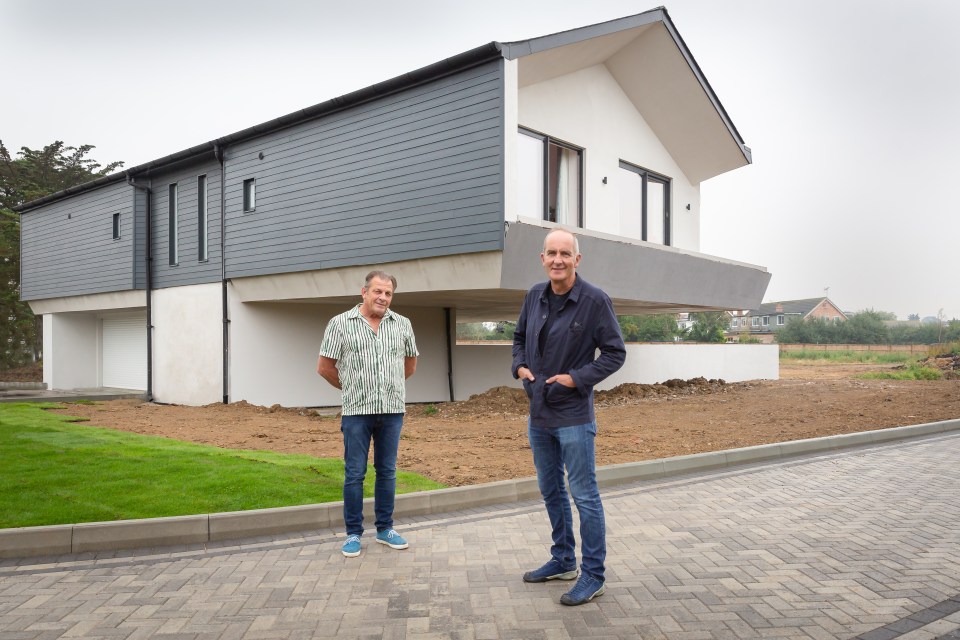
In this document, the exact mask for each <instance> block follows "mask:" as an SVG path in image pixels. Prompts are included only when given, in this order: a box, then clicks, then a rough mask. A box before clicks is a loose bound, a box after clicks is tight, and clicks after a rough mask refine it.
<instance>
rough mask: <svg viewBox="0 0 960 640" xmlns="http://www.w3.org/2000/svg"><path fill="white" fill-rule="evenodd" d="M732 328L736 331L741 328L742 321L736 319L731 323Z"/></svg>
mask: <svg viewBox="0 0 960 640" xmlns="http://www.w3.org/2000/svg"><path fill="white" fill-rule="evenodd" d="M730 326H731V327H733V328H734V329H736V328H737V327H739V326H740V319H739V318H734V319H733V320H732V321H731V322H730Z"/></svg>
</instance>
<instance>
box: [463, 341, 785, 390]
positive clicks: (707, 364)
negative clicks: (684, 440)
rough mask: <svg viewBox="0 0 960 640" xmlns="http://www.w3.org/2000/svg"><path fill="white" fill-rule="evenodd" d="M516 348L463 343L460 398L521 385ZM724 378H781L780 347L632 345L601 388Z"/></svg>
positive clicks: (682, 344)
mask: <svg viewBox="0 0 960 640" xmlns="http://www.w3.org/2000/svg"><path fill="white" fill-rule="evenodd" d="M512 361H513V356H512V348H511V346H510V345H506V344H492V345H472V344H471V345H457V346H456V347H455V349H454V364H455V369H454V370H455V371H456V372H457V373H456V375H455V376H454V385H455V392H456V397H457V400H466V399H467V398H469V397H470V396H471V395H473V394H476V393H482V392H484V391H486V390H487V389H490V388H492V387H497V386H510V387H520V384H519V383H518V382H517V381H516V380H514V379H513V376H512V375H511V374H510V365H511V363H512ZM697 377H704V378H708V379H711V378H721V379H723V380H725V381H727V382H743V381H745V380H776V379H778V378H779V377H780V364H779V347H778V346H777V345H765V344H687V343H664V344H628V345H627V360H626V362H625V363H624V365H623V368H621V369H620V371H618V372H617V373H615V374H614V375H612V376H610V377H609V378H607V379H606V380H604V381H603V382H602V383H601V384H600V385H598V386H597V388H598V389H612V388H614V387H616V386H618V385H621V384H623V383H625V382H633V383H637V384H655V383H658V382H664V381H666V380H670V379H672V378H679V379H681V380H689V379H691V378H697Z"/></svg>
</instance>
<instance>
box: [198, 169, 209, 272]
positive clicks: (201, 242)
mask: <svg viewBox="0 0 960 640" xmlns="http://www.w3.org/2000/svg"><path fill="white" fill-rule="evenodd" d="M207 222H208V221H207V176H198V177H197V260H199V261H200V262H205V261H206V260H207Z"/></svg>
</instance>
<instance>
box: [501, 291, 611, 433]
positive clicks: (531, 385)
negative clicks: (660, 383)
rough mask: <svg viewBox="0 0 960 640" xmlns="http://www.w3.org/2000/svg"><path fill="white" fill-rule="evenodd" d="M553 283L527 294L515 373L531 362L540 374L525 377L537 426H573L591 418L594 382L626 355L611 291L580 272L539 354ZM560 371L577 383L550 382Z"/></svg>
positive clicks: (516, 337) (517, 339)
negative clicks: (548, 381)
mask: <svg viewBox="0 0 960 640" xmlns="http://www.w3.org/2000/svg"><path fill="white" fill-rule="evenodd" d="M549 286H550V283H549V282H542V283H540V284H536V285H534V286H533V287H531V289H530V291H528V292H527V297H526V298H524V300H523V308H521V310H520V319H519V320H517V329H516V331H515V332H514V334H513V377H514V378H516V377H518V376H517V369H519V368H520V367H527V368H528V369H530V371H531V372H533V375H534V377H535V378H536V380H535V381H533V382H530V381H529V380H524V381H523V388H524V390H526V392H527V396H528V397H529V398H530V421H531V424H532V425H533V426H535V427H569V426H572V425H575V424H585V423H587V422H593V421H594V420H595V416H594V412H593V387H594V385H596V384H598V383H599V382H600V381H602V380H604V379H605V378H607V377H608V376H609V375H610V374H612V373H614V372H615V371H617V370H618V369H619V368H620V367H621V366H623V362H624V360H626V357H627V350H626V347H624V345H623V338H622V337H621V336H620V325H619V323H618V322H617V316H616V315H615V314H614V312H613V304H612V303H611V302H610V298H609V296H607V294H605V293H604V292H603V291H601V290H600V289H598V288H597V287H595V286H593V285H592V284H590V283H588V282H586V281H585V280H584V279H583V278H581V277H580V276H577V279H576V281H575V282H574V284H573V288H572V289H571V290H570V294H569V295H568V296H567V299H566V301H565V302H564V304H563V306H562V307H561V308H560V310H559V311H558V312H557V315H556V317H554V318H553V321H552V322H551V324H550V326H549V333H548V334H547V336H546V342H545V346H544V349H543V353H542V355H541V354H540V353H539V349H538V347H539V344H540V332H541V331H542V330H543V328H544V323H546V321H547V316H548V315H549V303H548V300H547V293H546V291H547V287H549ZM597 349H599V350H600V356H599V357H596V351H597ZM561 373H566V374H569V375H570V376H571V377H572V378H573V381H574V383H575V384H576V385H577V386H576V387H575V388H571V387H565V386H563V385H562V384H560V383H559V382H554V383H551V384H546V381H547V379H548V378H551V377H553V376H555V375H557V374H561Z"/></svg>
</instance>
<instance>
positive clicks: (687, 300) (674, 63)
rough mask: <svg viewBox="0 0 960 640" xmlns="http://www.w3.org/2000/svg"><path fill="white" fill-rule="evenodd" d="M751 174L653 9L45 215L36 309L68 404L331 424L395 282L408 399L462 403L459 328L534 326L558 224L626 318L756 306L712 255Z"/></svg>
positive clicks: (479, 63)
mask: <svg viewBox="0 0 960 640" xmlns="http://www.w3.org/2000/svg"><path fill="white" fill-rule="evenodd" d="M749 162H750V150H749V148H747V147H746V145H745V144H744V142H743V140H742V138H741V137H740V134H739V133H738V132H737V130H736V128H735V127H734V125H733V123H732V121H731V120H730V118H729V116H728V115H727V113H726V111H725V110H724V109H723V106H722V105H721V104H720V101H719V99H718V98H717V96H716V95H715V94H714V92H713V90H712V88H711V87H710V85H709V83H708V82H707V80H706V78H705V77H704V76H703V74H702V72H701V70H700V68H699V66H698V65H697V63H696V61H695V60H694V58H693V56H692V54H691V53H690V52H689V50H688V49H687V47H686V45H685V44H684V42H683V39H682V38H681V37H680V35H679V33H678V32H677V30H676V27H675V26H674V25H673V22H672V21H671V20H670V17H669V15H668V14H667V12H666V10H664V9H656V10H653V11H648V12H645V13H642V14H638V15H635V16H629V17H626V18H622V19H619V20H614V21H611V22H606V23H602V24H598V25H592V26H589V27H584V28H581V29H575V30H572V31H567V32H563V33H558V34H553V35H549V36H545V37H541V38H535V39H532V40H524V41H519V42H509V43H500V42H493V43H490V44H487V45H484V46H481V47H477V48H475V49H472V50H470V51H467V52H465V53H463V54H460V55H458V56H454V57H452V58H448V59H446V60H443V61H441V62H438V63H436V64H434V65H430V66H428V67H425V68H422V69H418V70H416V71H413V72H410V73H408V74H405V75H403V76H400V77H397V78H393V79H391V80H387V81H385V82H382V83H380V84H377V85H374V86H371V87H368V88H365V89H361V90H359V91H356V92H354V93H351V94H348V95H345V96H341V97H338V98H334V99H332V100H329V101H327V102H324V103H321V104H318V105H314V106H312V107H308V108H306V109H303V110H301V111H298V112H295V113H292V114H288V115H285V116H282V117H280V118H276V119H274V120H272V121H270V122H266V123H262V124H259V125H256V126H253V127H250V128H248V129H245V130H243V131H239V132H237V133H234V134H231V135H228V136H225V137H222V138H218V139H215V140H211V141H210V142H207V143H204V144H201V145H197V146H194V147H191V148H190V149H186V150H183V151H181V152H178V153H175V154H172V155H170V156H167V157H164V158H160V159H157V160H155V161H152V162H148V163H146V164H143V165H139V166H136V167H132V168H130V169H128V170H126V171H123V172H121V173H117V174H113V175H111V176H107V177H104V178H100V179H98V180H96V181H94V182H91V183H88V184H85V185H81V186H78V187H74V188H71V189H68V190H66V191H63V192H60V193H57V194H53V195H51V196H48V197H45V198H42V199H40V200H36V201H34V202H31V203H27V204H26V205H24V206H22V207H20V208H19V211H20V213H21V249H22V279H21V283H22V292H21V296H22V298H23V299H24V300H26V301H28V302H29V303H30V305H31V307H32V308H33V310H34V312H35V313H37V314H40V315H42V316H43V328H44V381H45V382H47V384H48V386H49V387H50V388H54V389H67V388H85V387H118V388H126V389H140V390H144V391H145V392H146V393H147V394H148V395H149V396H150V397H152V398H153V399H155V400H157V401H160V402H170V403H181V404H207V403H212V402H220V401H223V402H228V401H230V402H232V401H239V400H246V401H249V402H252V403H256V404H268V405H270V404H275V403H279V404H283V405H287V406H317V405H336V404H339V393H338V392H337V391H336V390H335V389H333V388H330V387H328V386H326V385H324V384H322V380H320V378H319V377H318V376H317V375H316V373H315V367H316V358H317V351H318V348H319V343H320V338H321V336H322V332H323V328H324V326H325V324H326V322H327V321H328V320H329V318H331V317H332V316H333V315H335V314H337V313H339V312H341V311H343V310H345V309H346V308H347V307H348V306H349V305H352V304H355V303H356V302H358V296H359V291H360V287H361V285H362V283H363V278H364V275H365V274H366V273H367V272H368V271H369V270H370V269H372V268H380V269H385V270H387V271H389V272H391V273H393V274H395V275H396V276H397V278H398V281H399V287H398V289H397V292H396V295H395V297H394V302H393V306H394V308H395V309H396V310H397V311H398V312H400V313H403V314H404V315H406V316H408V317H410V318H411V320H412V322H413V324H414V328H415V331H416V333H417V338H418V346H419V348H420V351H421V363H420V366H419V367H418V371H417V375H416V376H415V377H414V378H412V379H411V380H410V382H409V386H408V400H409V401H411V402H431V401H442V400H449V399H459V398H461V397H464V392H463V389H466V388H469V384H465V381H467V380H468V379H469V378H470V377H471V369H472V368H474V367H475V366H476V365H477V358H478V356H477V352H476V350H470V349H469V348H467V349H464V348H461V347H458V346H457V345H456V341H455V323H456V322H457V321H460V322H476V321H496V320H514V319H515V318H516V315H517V313H518V309H519V307H520V303H521V301H522V298H523V295H524V293H525V292H526V290H527V289H528V288H529V286H530V285H531V284H532V283H534V282H537V281H539V280H542V279H543V273H542V270H541V267H540V264H539V260H538V258H537V256H538V254H539V252H540V247H541V244H542V240H543V236H544V234H545V233H546V231H547V230H549V229H550V228H555V227H563V228H568V229H570V230H572V231H574V232H576V233H577V234H578V236H579V238H580V246H581V252H582V253H583V255H584V259H583V262H582V264H581V268H580V273H581V274H582V275H583V276H584V277H585V278H586V279H588V280H590V281H592V282H594V283H595V284H597V285H599V286H601V287H602V288H603V289H604V290H605V291H607V293H608V294H609V295H610V296H611V298H612V299H613V301H614V305H615V307H616V310H617V312H618V313H675V312H681V311H700V310H708V309H729V308H750V307H754V306H757V305H758V304H759V301H760V300H761V299H762V296H763V292H764V291H765V289H766V286H767V283H768V281H769V278H770V275H769V273H767V271H766V270H765V269H764V268H763V267H759V266H754V265H748V264H744V263H741V262H737V261H735V260H731V259H727V258H721V257H717V256H708V255H704V254H701V253H700V252H699V246H700V183H701V182H702V181H704V180H706V179H708V178H711V177H713V176H716V175H719V174H721V173H724V172H726V171H730V170H733V169H736V168H739V167H742V166H745V165H746V164H749ZM508 363H509V359H507V360H506V361H505V363H503V364H502V366H503V372H504V377H505V378H508V377H509V373H508V372H507V369H508ZM483 366H487V367H494V368H496V367H499V366H501V364H500V363H499V361H497V362H496V363H494V362H484V363H483Z"/></svg>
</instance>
